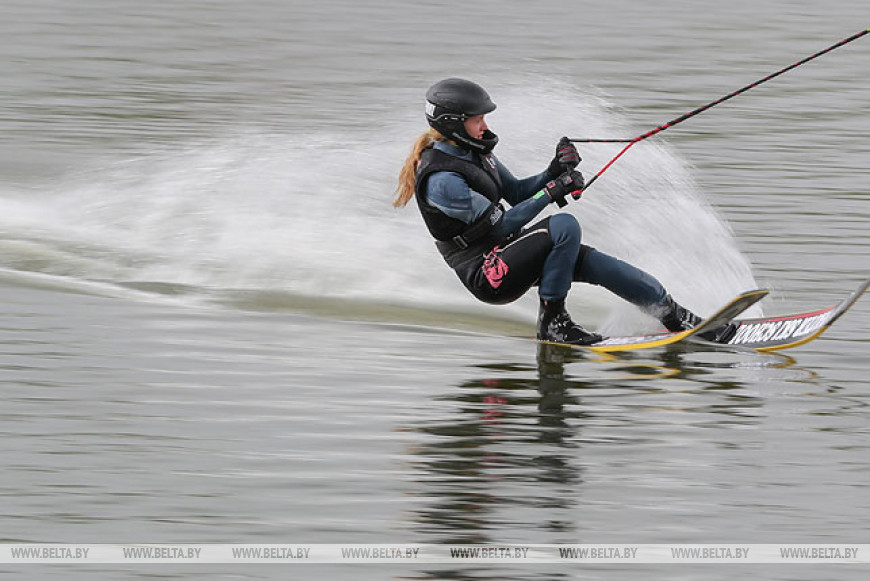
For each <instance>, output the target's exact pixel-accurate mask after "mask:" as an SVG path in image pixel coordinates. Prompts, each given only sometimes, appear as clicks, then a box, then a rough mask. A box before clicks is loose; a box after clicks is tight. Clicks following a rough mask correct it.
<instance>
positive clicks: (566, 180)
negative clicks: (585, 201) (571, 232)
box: [544, 171, 586, 208]
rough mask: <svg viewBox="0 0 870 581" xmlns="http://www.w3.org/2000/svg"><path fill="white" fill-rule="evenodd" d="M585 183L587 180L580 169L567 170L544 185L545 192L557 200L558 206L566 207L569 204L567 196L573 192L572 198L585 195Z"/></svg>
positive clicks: (577, 198)
mask: <svg viewBox="0 0 870 581" xmlns="http://www.w3.org/2000/svg"><path fill="white" fill-rule="evenodd" d="M585 185H586V182H585V180H584V179H583V174H582V173H580V172H579V171H566V172H565V173H563V174H562V175H560V176H559V177H557V178H556V179H554V180H553V181H551V182H548V183H547V185H546V186H544V192H546V193H547V195H548V196H550V199H551V200H553V201H554V202H556V205H557V206H559V207H560V208H564V207H565V206H566V205H567V204H568V201H567V200H566V199H565V197H566V196H567V195H568V194H571V197H572V198H574V199H575V200H579V199H580V196H581V195H583V186H585Z"/></svg>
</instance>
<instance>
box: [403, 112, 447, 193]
mask: <svg viewBox="0 0 870 581" xmlns="http://www.w3.org/2000/svg"><path fill="white" fill-rule="evenodd" d="M436 141H447V138H446V137H444V136H443V135H441V134H440V133H439V132H438V131H436V130H435V129H429V130H428V131H426V132H425V133H424V134H422V135H421V136H420V137H418V138H417V141H415V142H414V145H413V146H412V147H411V153H409V154H408V158H407V159H406V160H405V164H404V165H403V166H402V169H401V171H399V185H398V186H396V198H395V199H394V200H393V206H394V207H396V208H402V207H404V206H406V205H407V204H408V202H410V201H411V198H413V197H414V180H415V178H416V175H417V166H418V165H419V164H420V156H421V155H422V154H423V150H425V149H428V148H430V147H432V145H433V144H434V143H435V142H436Z"/></svg>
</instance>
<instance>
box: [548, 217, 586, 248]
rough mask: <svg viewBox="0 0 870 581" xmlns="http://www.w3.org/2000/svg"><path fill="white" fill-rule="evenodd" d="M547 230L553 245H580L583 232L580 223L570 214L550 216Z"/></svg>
mask: <svg viewBox="0 0 870 581" xmlns="http://www.w3.org/2000/svg"><path fill="white" fill-rule="evenodd" d="M548 229H549V232H550V238H552V239H553V244H566V243H567V244H572V243H573V244H578V245H579V244H580V240H581V238H582V236H583V231H582V229H581V228H580V222H578V221H577V218H575V217H574V216H572V215H571V214H555V215H553V216H550V219H549V225H548Z"/></svg>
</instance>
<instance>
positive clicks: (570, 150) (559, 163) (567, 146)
mask: <svg viewBox="0 0 870 581" xmlns="http://www.w3.org/2000/svg"><path fill="white" fill-rule="evenodd" d="M579 163H580V154H579V153H578V152H577V148H576V147H574V144H573V143H571V141H569V140H568V138H567V137H563V138H562V139H560V140H559V143H558V144H557V145H556V157H554V158H553V161H551V162H550V166H549V167H548V168H547V173H548V174H549V176H550V177H551V178H553V179H556V178H557V177H559V176H560V175H562V174H563V173H564V172H566V171H571V170H572V169H574V168H575V167H577V165H578V164H579Z"/></svg>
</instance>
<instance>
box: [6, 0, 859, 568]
mask: <svg viewBox="0 0 870 581" xmlns="http://www.w3.org/2000/svg"><path fill="white" fill-rule="evenodd" d="M866 16H867V12H866V10H863V9H861V8H858V7H855V6H851V5H849V4H848V3H835V4H826V5H824V6H823V5H821V4H819V3H810V2H806V1H798V2H787V1H785V0H782V1H776V2H772V3H770V2H769V3H764V4H763V5H760V4H759V3H750V2H743V1H740V2H736V3H730V4H728V5H722V4H720V5H709V6H708V5H704V6H701V5H698V4H697V3H688V2H685V1H683V0H681V1H677V0H668V1H665V2H657V3H642V2H638V1H629V0H620V1H617V2H608V3H606V4H597V5H592V6H584V7H582V9H581V8H580V7H579V6H577V7H574V6H569V5H566V4H564V3H556V2H549V1H548V2H541V3H517V2H508V3H505V2H494V1H486V2H477V3H474V4H472V5H464V4H457V3H454V2H434V3H433V2H429V3H425V4H422V3H405V4H403V5H401V7H400V6H399V5H396V4H393V3H385V2H367V3H351V2H338V1H327V2H320V3H317V4H314V3H303V2H295V1H294V2H269V1H264V2H258V3H256V4H248V3H242V2H232V1H229V0H224V1H216V2H185V3H174V2H156V3H154V2H152V3H149V4H133V3H120V4H118V3H116V2H108V1H105V0H82V1H77V2H73V3H71V2H60V1H52V0H36V1H35V2H34V1H28V2H23V1H20V2H19V1H16V0H12V1H9V2H6V3H5V4H4V18H3V19H2V21H0V39H2V40H0V47H2V49H3V55H4V56H3V58H2V59H0V76H2V78H4V79H5V80H6V81H5V82H4V83H3V86H2V88H0V95H2V105H0V300H2V304H3V309H2V311H0V313H2V316H0V326H2V329H3V333H2V348H0V369H2V375H0V381H2V389H3V394H4V398H3V399H4V404H3V406H2V411H0V432H2V437H3V438H2V439H3V441H4V442H5V445H4V446H3V448H2V450H0V466H2V467H3V473H4V478H3V479H2V481H0V498H2V511H0V524H2V530H3V540H4V541H5V542H10V541H16V542H59V543H100V542H103V543H105V542H129V543H134V542H139V543H182V542H186V543H257V542H263V543H283V542H296V543H396V542H410V543H492V544H498V543H502V544H505V543H523V544H533V543H536V544H540V543H543V544H562V543H566V544H567V543H780V542H782V543H788V542H800V543H830V542H838V543H840V542H842V543H861V542H863V539H864V534H865V532H866V525H865V523H866V521H867V517H868V515H870V501H868V495H867V484H866V482H867V476H868V473H870V463H868V457H870V455H868V453H867V452H868V446H867V435H868V429H867V426H868V425H870V424H868V419H870V418H868V403H870V400H868V390H867V388H868V381H867V377H868V372H870V357H868V347H870V340H868V339H867V337H866V330H867V329H868V328H870V301H868V300H867V299H866V298H865V299H864V301H862V302H859V303H858V304H856V306H855V307H854V308H853V310H852V311H850V312H849V313H848V314H847V315H846V316H845V317H844V318H843V319H842V320H841V321H839V322H838V323H837V325H836V326H834V327H833V328H832V329H831V330H830V331H829V332H828V333H827V334H826V335H825V336H823V338H821V339H819V340H817V341H815V342H813V343H810V344H808V345H806V346H803V347H801V348H798V349H795V350H793V351H790V352H788V354H787V355H757V354H738V353H717V352H708V351H697V350H686V349H670V350H658V351H650V352H643V353H636V354H622V355H619V356H615V357H611V356H607V357H603V356H591V355H584V354H582V353H573V352H566V351H563V350H558V349H557V350H552V349H543V348H539V347H537V346H536V345H535V344H534V343H533V342H531V341H529V340H527V339H525V338H524V337H528V336H530V335H531V334H532V329H533V316H534V302H535V299H534V296H530V297H527V298H526V299H524V300H523V301H520V302H519V303H518V304H516V305H513V306H510V307H503V308H494V307H487V306H484V305H480V304H478V303H476V302H475V301H474V300H473V299H471V298H470V297H468V296H467V294H466V292H465V291H464V290H463V289H462V288H461V287H460V286H459V285H458V283H457V281H456V280H455V278H454V277H453V275H452V274H451V273H450V272H449V271H448V270H447V269H446V268H445V267H444V266H443V264H442V263H441V259H440V258H439V257H438V256H437V254H436V252H435V251H434V249H433V248H432V246H431V242H430V240H428V239H427V236H426V234H425V232H423V229H422V227H421V224H420V221H419V218H418V217H417V216H416V215H415V214H414V212H413V211H411V210H409V211H406V212H398V211H395V210H393V209H392V208H391V207H390V205H389V198H390V193H391V190H392V188H393V187H394V176H395V174H396V170H397V168H398V165H399V164H400V162H401V160H402V159H403V158H404V155H405V154H406V152H407V148H408V147H409V145H410V143H411V141H412V140H413V139H414V138H415V137H416V135H417V134H418V133H419V132H420V131H421V130H422V129H423V122H422V114H421V106H420V105H421V101H422V95H423V93H424V92H425V89H426V87H427V86H428V85H429V84H430V83H431V82H433V81H434V80H436V79H438V78H441V77H443V76H448V75H464V76H470V77H473V78H475V79H477V80H479V81H480V82H482V83H483V84H485V85H486V86H487V87H488V88H489V90H490V92H491V93H492V95H493V98H494V100H495V101H496V102H497V103H498V104H499V109H498V110H497V111H496V112H495V113H494V114H493V115H491V119H490V121H491V125H492V126H493V128H494V130H495V131H497V132H498V133H499V135H500V136H501V139H502V140H501V143H500V144H499V149H498V154H499V156H500V157H501V159H502V160H504V161H505V162H506V163H507V164H508V165H509V166H510V167H511V168H512V169H514V170H515V172H516V173H517V174H520V175H525V174H530V173H533V172H538V171H540V170H541V169H542V168H543V167H544V165H545V164H546V163H547V162H548V160H549V158H550V156H551V150H552V146H553V144H554V143H555V141H556V140H557V139H558V137H559V136H561V135H563V134H568V135H571V136H575V137H632V136H634V135H637V134H639V133H642V132H644V131H647V130H649V129H651V128H653V127H655V126H657V125H659V124H660V123H663V122H665V121H668V120H669V119H673V118H674V117H677V116H678V115H680V114H681V113H683V112H685V111H688V110H690V109H692V108H694V107H697V106H699V105H701V104H703V103H705V102H708V101H710V100H712V99H715V98H717V97H719V96H721V95H724V94H726V93H728V92H730V91H733V90H735V89H737V88H739V87H740V86H743V85H745V84H746V83H748V82H751V81H753V80H755V79H757V78H760V77H762V76H764V75H766V74H768V73H770V72H773V71H774V70H776V69H778V68H780V67H783V66H786V65H788V64H791V63H792V62H794V61H796V60H798V59H799V58H802V57H804V56H807V55H809V54H811V53H812V52H815V51H816V50H819V49H821V48H824V47H825V46H828V45H830V44H832V43H834V42H836V41H837V40H839V39H841V38H845V37H846V36H849V35H851V34H854V33H856V32H858V31H859V30H860V29H861V28H862V27H865V26H866V25H870V21H868V22H860V20H861V19H862V18H866ZM445 23H447V24H445ZM868 38H870V37H868ZM868 58H870V40H867V38H865V39H862V40H859V41H856V42H855V43H853V44H850V45H848V46H846V47H843V48H841V49H838V50H837V51H835V52H833V53H831V54H829V55H826V56H825V57H822V58H820V59H819V60H818V61H814V62H813V63H809V64H807V65H805V66H802V67H800V68H798V69H796V70H794V71H792V72H790V73H789V74H788V75H786V76H783V77H781V78H779V79H777V80H775V81H771V82H770V83H767V84H765V85H763V86H762V87H759V88H757V89H755V90H753V91H751V92H749V93H747V94H745V95H742V96H740V97H739V98H736V99H734V100H733V101H729V102H728V103H725V104H722V105H721V106H719V107H716V108H714V109H712V110H710V111H708V112H706V113H704V114H703V115H700V116H698V117H696V118H693V119H692V120H690V121H687V122H685V123H684V124H682V125H680V126H679V127H675V128H672V129H670V130H668V131H667V132H665V133H663V134H661V135H660V136H658V137H656V138H654V139H651V140H649V141H648V142H644V143H643V144H639V145H637V146H636V147H635V148H633V149H632V150H631V151H630V152H629V153H628V154H626V156H625V157H624V158H622V159H621V160H620V161H619V162H618V163H617V164H616V165H614V166H613V168H612V169H610V170H608V172H607V173H606V174H605V175H604V176H602V178H601V179H600V180H599V181H598V182H596V184H595V186H594V188H591V189H590V190H589V192H588V193H587V194H586V195H585V196H584V199H583V201H582V202H581V203H579V204H573V205H572V206H571V207H570V208H569V209H570V211H572V212H574V213H575V214H576V215H577V216H578V217H579V218H580V220H581V222H582V223H583V227H584V236H585V238H586V240H587V242H589V243H591V244H593V245H595V246H598V247H599V248H602V249H604V250H607V251H609V252H612V253H615V254H618V255H620V256H622V257H624V258H627V259H629V260H631V261H632V262H635V263H637V264H639V265H641V266H643V267H644V268H647V269H648V270H650V271H652V272H654V273H655V274H656V275H657V276H659V277H660V278H661V279H662V280H663V281H665V283H666V284H667V286H668V288H669V290H670V291H671V292H672V293H673V294H674V295H676V296H677V297H678V298H679V299H680V300H681V301H682V302H685V303H686V304H688V305H689V306H691V307H693V308H695V309H696V310H698V311H700V312H702V313H709V312H711V311H712V310H713V309H715V308H716V307H717V306H719V304H721V303H722V302H723V301H724V300H726V299H728V298H730V296H732V295H733V294H735V293H736V292H739V291H742V290H746V289H748V288H751V287H755V286H765V287H768V288H771V289H772V290H773V292H772V293H771V297H770V298H769V299H766V300H765V302H764V307H763V308H764V311H765V312H767V313H777V312H783V313H784V312H790V311H795V310H804V309H809V308H814V307H821V306H826V305H828V304H830V303H832V302H834V301H836V300H839V299H840V298H842V297H844V296H846V295H847V294H848V293H849V292H850V291H851V289H852V288H854V287H856V286H857V285H858V284H859V282H860V281H862V280H864V279H865V278H866V277H867V276H868V273H870V260H868V258H870V236H868V233H867V232H868V224H870V194H868V193H867V184H868V183H870V169H868V167H870V164H868V159H870V146H868V144H867V140H866V135H867V134H868V131H870V81H868V79H867V76H866V69H867V62H868ZM614 147H615V146H608V145H590V146H586V147H583V148H582V151H581V152H582V154H583V157H584V163H583V166H582V168H583V169H584V171H586V172H587V174H589V173H594V172H595V171H596V170H597V169H598V168H600V167H601V166H603V164H604V163H606V162H607V160H608V159H610V157H612V156H613V155H615V153H616V152H617V151H618V149H614ZM571 302H572V311H573V312H575V313H576V314H577V318H579V319H581V320H583V321H584V322H585V323H587V324H589V325H590V326H593V327H597V328H603V329H605V330H610V331H614V330H626V331H631V330H640V329H644V328H648V326H649V325H650V321H646V320H642V318H641V317H639V316H638V315H637V314H636V313H635V312H634V311H633V310H632V309H631V308H626V307H625V306H624V305H621V304H620V303H619V302H618V301H616V300H614V299H612V298H611V297H608V296H606V295H605V294H603V293H600V292H596V290H595V289H583V288H578V289H576V290H575V291H574V292H573V293H572V296H571ZM748 568H749V569H751V574H752V575H753V576H756V577H759V578H769V579H859V578H863V575H862V571H861V570H859V569H857V568H851V567H837V566H829V567H821V566H803V567H801V566H794V565H791V566H753V567H748ZM745 569H747V567H744V568H742V569H741V570H745ZM0 572H7V573H10V574H18V575H27V576H29V577H32V578H37V577H39V576H41V575H50V574H57V573H63V575H64V576H65V577H71V578H78V577H81V578H88V579H93V578H107V579H115V578H135V577H145V576H153V575H160V576H164V577H168V578H176V577H197V576H202V577H209V578H236V577H245V578H308V577H312V576H315V575H317V576H321V577H323V576H326V577H330V578H335V579H357V578H371V579H383V578H391V577H397V578H398V577H401V578H413V579H444V578H447V579H504V578H510V579H555V578H564V579H587V578H590V579H592V578H599V577H602V576H607V577H608V578H611V577H612V578H625V579H629V578H631V579H634V578H636V576H637V575H638V573H643V574H645V575H647V576H651V577H653V578H669V579H705V580H706V579H724V578H726V577H731V576H733V574H734V570H733V568H728V567H715V566H696V565H683V566H679V567H666V566H649V565H647V566H638V565H635V566H623V567H620V566H616V565H608V566H599V567H582V568H581V567H577V566H575V567H571V568H567V567H559V566H556V565H536V566H534V567H531V566H529V567H521V568H514V569H507V568H503V569H499V568H494V567H483V566H468V567H460V566H455V567H448V566H437V565H430V566H418V567H402V566H399V565H389V566H387V565H371V566H362V567H360V566H356V567H354V568H352V569H351V568H349V567H346V566H337V565H336V566H329V565H322V566H318V567H301V566H296V567H295V568H287V567H277V566H236V567H232V566H231V567H225V566H218V565H211V566H209V565H198V566H186V567H185V566H177V567H169V566H160V567H159V568H158V567H153V566H152V567H148V566H141V565H129V566H121V565H114V566H99V567H97V566H92V567H84V566H82V567H78V568H76V569H69V568H68V567H67V568H64V569H63V570H62V571H59V570H55V569H54V568H51V567H47V566H41V567H40V566H33V567H28V568H23V567H13V566H11V565H0Z"/></svg>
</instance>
